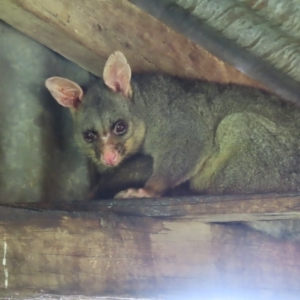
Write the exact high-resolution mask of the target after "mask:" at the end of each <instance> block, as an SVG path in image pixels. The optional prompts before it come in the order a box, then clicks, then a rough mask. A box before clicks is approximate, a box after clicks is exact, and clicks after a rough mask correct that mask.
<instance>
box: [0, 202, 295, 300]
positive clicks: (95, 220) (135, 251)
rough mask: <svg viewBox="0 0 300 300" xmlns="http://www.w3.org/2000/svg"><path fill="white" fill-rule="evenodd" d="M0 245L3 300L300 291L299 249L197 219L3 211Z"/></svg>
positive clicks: (266, 295)
mask: <svg viewBox="0 0 300 300" xmlns="http://www.w3.org/2000/svg"><path fill="white" fill-rule="evenodd" d="M0 239H1V247H0V256H1V258H2V265H1V268H0V270H1V272H0V295H1V293H2V295H7V294H9V293H10V294H11V295H14V294H15V293H16V292H19V293H20V294H21V293H25V292H26V293H27V294H30V293H32V294H34V293H37V292H43V293H45V294H47V293H51V294H58V295H69V296H70V295H85V296H114V297H125V296H126V297H133V298H134V297H160V296H161V295H164V296H163V297H162V298H161V299H177V298H180V297H181V299H187V296H189V297H188V299H193V296H195V299H199V297H200V296H207V295H210V296H209V297H208V298H207V299H213V298H212V296H220V295H223V296H224V295H228V296H232V295H244V296H245V295H246V296H245V297H243V299H254V298H255V299H276V298H274V297H275V296H276V297H277V296H278V295H280V296H282V298H281V299H293V298H292V296H293V295H295V294H299V292H300V286H299V279H300V264H299V261H300V251H299V250H300V244H299V243H292V242H287V241H278V240H276V239H274V238H271V237H267V236H266V235H263V234H261V233H259V232H256V231H251V230H247V229H245V228H242V227H241V226H237V227H235V226H224V225H223V226H221V225H217V224H212V225H209V224H204V223H202V222H201V221H199V220H198V219H197V217H195V218H189V219H176V218H173V219H168V218H152V217H138V216H117V215H115V214H112V213H107V212H106V213H102V214H101V213H99V214H97V215H95V214H91V213H87V212H81V213H79V212H62V211H33V210H27V209H18V208H11V207H1V210H0ZM1 291H2V292H1ZM247 297H248V298H247ZM203 299H204V298H203ZM225 299H226V298H225ZM228 299H230V298H229V297H228Z"/></svg>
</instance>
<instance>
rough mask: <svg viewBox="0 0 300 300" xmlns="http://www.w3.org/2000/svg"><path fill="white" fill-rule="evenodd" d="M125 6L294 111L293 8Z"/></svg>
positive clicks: (299, 65) (299, 66)
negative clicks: (171, 31)
mask: <svg viewBox="0 0 300 300" xmlns="http://www.w3.org/2000/svg"><path fill="white" fill-rule="evenodd" d="M128 1H130V2H131V3H133V4H135V5H136V6H137V7H139V8H141V9H143V10H145V11H146V12H147V13H149V14H150V15H152V16H154V17H155V18H157V19H158V20H160V21H162V22H163V23H165V24H166V25H168V26H169V27H171V28H172V29H174V30H176V31H178V32H180V33H181V34H183V35H184V36H186V37H187V38H189V39H191V40H192V41H194V42H195V43H197V44H198V45H200V46H201V47H203V48H204V49H206V50H207V51H209V52H211V53H212V54H213V55H215V56H216V57H218V58H219V59H222V60H223V61H225V62H227V63H229V64H231V65H233V66H234V67H235V68H237V69H238V70H240V71H241V72H243V73H244V74H246V75H248V76H249V77H251V78H253V79H255V80H257V81H259V82H260V83H262V84H263V85H265V86H266V87H267V88H269V89H270V90H272V91H273V92H275V93H276V94H278V95H279V96H281V97H283V98H284V99H287V100H290V101H292V102H294V103H296V104H297V105H300V84H299V82H300V47H299V41H300V37H299V32H300V31H299V30H298V31H297V30H295V28H296V29H297V28H299V27H300V17H299V16H300V6H299V2H298V3H296V1H294V0H290V1H288V2H287V3H286V1H285V0H273V1H264V0H256V1H255V0H252V1H249V0H222V1H218V0H152V1H148V0H128ZM269 3H270V4H269ZM280 4H281V5H280ZM283 10H284V11H283ZM291 28H292V29H293V30H291Z"/></svg>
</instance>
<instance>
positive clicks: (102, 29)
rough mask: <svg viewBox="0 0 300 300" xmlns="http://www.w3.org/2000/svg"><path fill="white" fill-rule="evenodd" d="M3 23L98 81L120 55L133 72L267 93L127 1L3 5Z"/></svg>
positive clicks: (18, 0)
mask: <svg viewBox="0 0 300 300" xmlns="http://www.w3.org/2000/svg"><path fill="white" fill-rule="evenodd" d="M0 19H2V20H3V21H5V22H6V23H8V24H10V25H12V26H13V27H15V28H16V29H18V30H20V31H21V32H23V33H25V34H26V35H29V36H30V37H32V38H33V39H35V40H37V41H38V42H40V43H42V44H43V45H46V46H47V47H49V48H50V49H53V50H54V51H56V52H58V53H60V54H62V55H63V56H65V57H66V58H68V59H70V60H72V61H74V62H75V63H77V64H78V65H80V66H81V67H83V68H84V69H86V70H88V71H90V72H92V73H94V74H95V75H99V76H101V75H102V70H103V66H104V62H105V60H106V58H107V57H108V55H109V54H110V53H112V52H113V51H115V50H121V51H123V52H124V53H125V55H126V57H127V58H128V60H129V62H130V64H131V66H132V69H133V71H134V72H141V71H161V72H164V73H169V74H175V75H179V76H183V77H193V78H202V79H207V80H210V81H217V82H223V83H230V82H233V83H238V84H244V85H250V86H255V87H260V88H263V87H262V86H261V85H259V83H257V82H256V81H254V80H251V79H249V78H248V77H247V76H245V75H243V74H242V73H240V72H239V71H237V70H236V69H235V68H233V67H231V66H229V65H227V64H224V63H223V62H222V61H220V60H218V59H217V58H216V57H214V56H212V55H211V54H209V53H208V52H207V51H205V50H204V49H202V48H200V47H198V46H197V45H195V44H194V43H193V42H191V41H189V40H187V39H186V38H185V37H183V36H182V35H180V34H178V33H176V32H175V31H173V30H171V29H170V28H168V27H167V26H165V25H164V24H162V23H160V22H159V21H157V20H156V19H154V18H153V17H151V16H149V15H148V14H146V13H144V12H143V11H141V10H139V9H138V8H136V7H135V6H134V5H132V4H131V3H129V2H128V1H126V0H119V1H109V0H90V1H82V0H74V1H72V2H70V1H68V0H56V1H39V0H26V1H22V0H1V1H0Z"/></svg>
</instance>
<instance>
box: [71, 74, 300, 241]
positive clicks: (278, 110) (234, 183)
mask: <svg viewBox="0 0 300 300" xmlns="http://www.w3.org/2000/svg"><path fill="white" fill-rule="evenodd" d="M131 84H132V89H133V97H132V99H125V97H123V96H122V95H121V94H118V93H114V92H112V91H110V90H109V89H108V88H107V87H106V86H105V85H104V83H103V82H102V80H100V81H98V82H96V83H95V84H94V85H93V86H91V87H90V89H89V90H88V92H87V94H86V96H85V98H84V99H83V103H82V105H81V107H80V108H79V109H78V112H77V113H76V116H75V132H76V137H77V141H78V143H79V145H81V148H82V149H83V151H84V152H86V153H91V152H93V150H92V147H94V148H93V149H94V150H95V145H88V144H87V143H85V142H84V140H83V138H82V133H83V132H84V131H85V130H88V129H94V130H96V131H97V132H98V133H99V135H100V136H101V135H102V134H103V132H107V131H109V130H110V127H111V126H112V124H113V123H114V122H115V121H116V120H117V119H120V118H121V119H123V120H126V121H127V122H129V124H130V129H129V133H128V134H126V135H125V136H123V137H120V138H119V142H120V143H124V141H125V140H126V139H128V138H131V136H132V135H133V134H134V133H133V132H134V130H135V128H136V127H139V126H141V127H142V126H144V127H145V129H146V131H145V134H144V135H143V138H142V139H141V140H139V141H138V142H137V144H138V148H137V150H136V151H135V152H138V153H142V154H147V155H150V156H152V157H153V161H154V164H153V174H152V177H151V178H152V179H153V178H154V179H155V180H158V181H164V182H166V183H167V185H168V186H169V187H172V186H176V185H177V184H179V183H181V182H184V181H186V180H187V179H190V186H191V189H192V190H193V191H194V192H197V193H199V194H237V193H243V194H245V193H265V192H298V191H299V190H300V160H299V150H300V149H299V146H300V139H299V138H300V136H299V134H300V110H299V109H297V108H296V107H295V106H293V105H292V104H289V103H286V102H284V101H283V100H281V99H279V98H278V97H277V96H274V95H271V94H268V93H265V92H262V91H259V90H255V89H252V88H247V87H241V86H233V85H232V86H228V85H220V84H214V83H207V82H200V81H195V80H184V79H179V78H175V77H170V76H164V75H155V74H144V75H135V76H133V78H132V82H131ZM97 151H98V152H99V149H98V150H96V151H94V152H95V153H96V152H97ZM95 153H94V154H93V155H90V156H92V157H93V159H94V161H95V162H97V161H98V158H99V157H98V158H97V153H96V154H95ZM98 156H99V155H98ZM150 181H151V179H150ZM293 222H294V223H293ZM298 223H299V222H298V221H289V222H288V223H287V222H286V221H282V222H280V221H276V222H256V223H253V224H249V223H248V225H250V226H251V227H253V228H256V229H259V230H261V231H265V232H268V233H269V234H272V235H273V236H276V237H281V236H283V235H285V236H286V235H289V236H290V237H292V238H297V237H298V236H299V232H300V230H299V229H298V228H299V226H298ZM264 224H265V226H264ZM284 224H288V225H284ZM292 224H295V226H294V227H293V226H292ZM276 226H277V229H276V228H275V227H276ZM287 231H288V232H289V234H287Z"/></svg>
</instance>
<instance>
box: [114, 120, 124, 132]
mask: <svg viewBox="0 0 300 300" xmlns="http://www.w3.org/2000/svg"><path fill="white" fill-rule="evenodd" d="M127 127H128V126H127V123H126V122H125V121H123V120H119V121H117V122H116V123H115V124H114V125H113V128H112V129H113V132H114V134H116V135H122V134H125V133H126V131H127Z"/></svg>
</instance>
